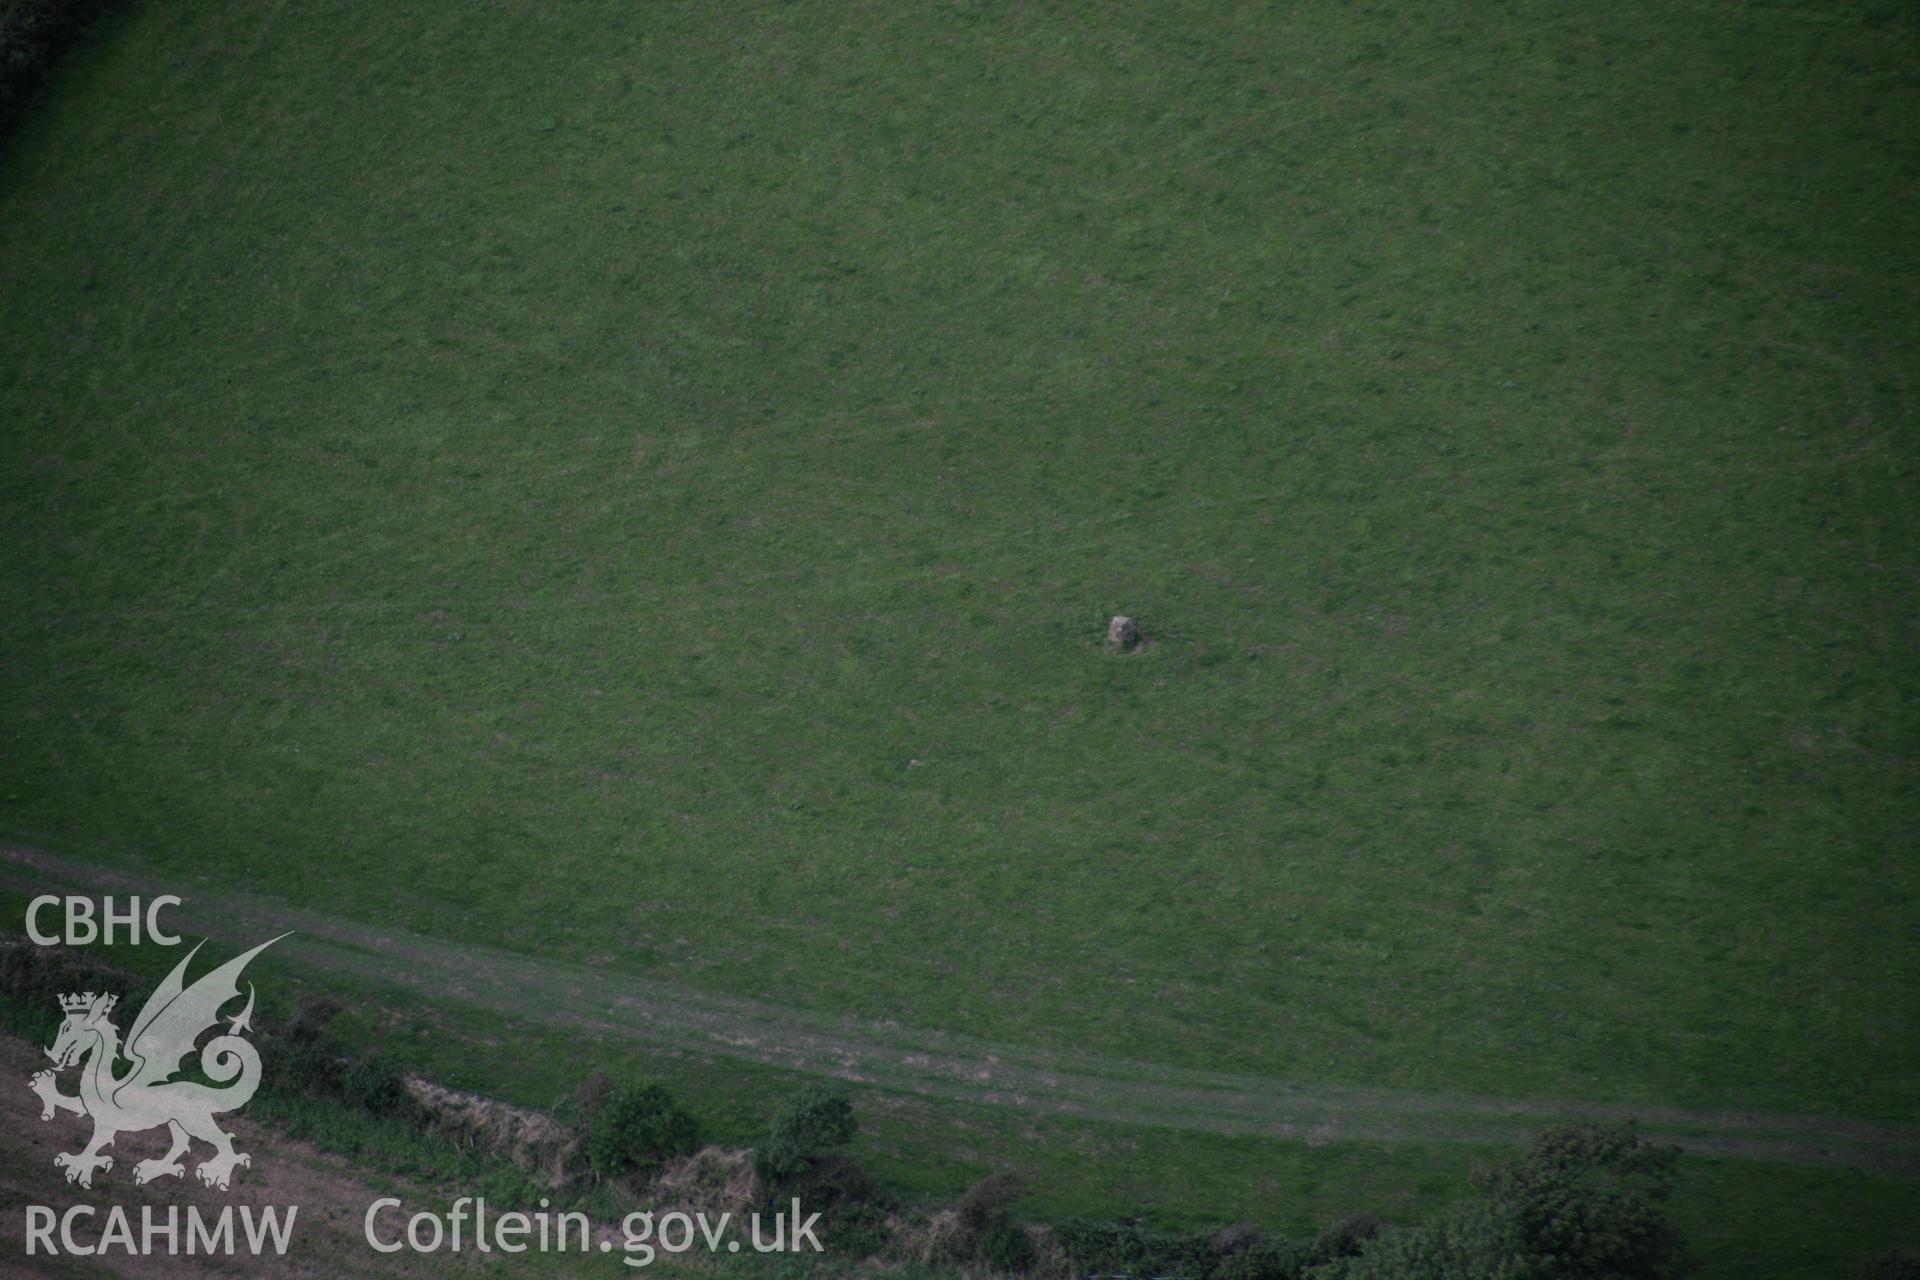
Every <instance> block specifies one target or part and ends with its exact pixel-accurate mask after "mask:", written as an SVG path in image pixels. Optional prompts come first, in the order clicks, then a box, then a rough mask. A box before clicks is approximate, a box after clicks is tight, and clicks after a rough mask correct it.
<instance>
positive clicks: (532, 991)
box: [0, 845, 1920, 1174]
mask: <svg viewBox="0 0 1920 1280" xmlns="http://www.w3.org/2000/svg"><path fill="white" fill-rule="evenodd" d="M0 884H4V885H7V886H8V887H10V888H13V889H16V890H19V891H23V892H56V891H60V892H64V891H67V890H69V889H85V890H90V891H93V892H114V893H119V894H126V893H142V894H155V893H164V892H175V891H178V890H177V888H176V889H169V888H167V887H163V886H160V885H157V884H149V883H145V882H142V881H140V880H138V879H136V878H134V877H131V876H127V875H123V874H120V873H117V872H111V871H106V870H102V869H97V868H92V867H87V866H83V865H81V864H78V863H74V862H70V861H67V860H64V859H60V858H56V857H53V856H52V855H50V854H46V853H42V852H40V851H38V850H33V849H27V848H23V847H20V846H17V845H0ZM182 896H184V897H187V899H188V901H187V902H186V904H185V905H184V906H182V907H180V908H178V909H176V910H174V911H173V912H172V913H171V914H170V915H169V917H168V919H169V923H170V926H177V927H184V928H186V929H188V930H190V931H192V932H194V933H205V934H208V935H209V936H212V937H216V938H220V939H223V940H227V941H230V942H235V943H239V942H255V941H259V940H260V939H263V938H266V937H270V936H272V935H275V934H278V933H282V932H285V931H286V930H289V929H292V930H296V931H297V932H296V933H295V935H294V936H293V937H291V938H288V939H287V940H286V941H285V942H283V943H281V944H280V947H279V949H280V950H281V952H282V954H284V955H286V956H288V957H289V958H291V959H294V960H297V961H299V962H301V963H302V964H305V965H309V966H313V967H315V968H317V969H320V970H324V971H330V972H338V973H342V974H347V975H350V976H353V977H355V978H360V979H364V980H368V981H372V982H377V983H382V984H386V985H389V986H395V987H399V988H403V989H406V990H410V991H414V992H417V993H419V994H421V995H422V996H425V997H428V998H430V999H431V1000H433V1001H434V1002H436V1003H440V1002H445V1001H448V1000H453V1001H459V1002H464V1003H467V1004H470V1005H473V1006H475V1007H478V1008H481V1009H485V1010H487V1011H489V1012H493V1013H498V1014H504V1015H507V1016H510V1017H515V1018H520V1019H527V1020H531V1021H534V1022H538V1023H542V1024H546V1025H552V1026H566V1025H572V1026H583V1027H589V1028H592V1029H594V1030H596V1031H599V1032H601V1033H603V1034H606V1035H609V1036H613V1037H617V1038H621V1039H625V1040H627V1041H629V1042H631V1043H634V1044H639V1045H647V1046H652V1047H657V1048H665V1049H674V1050H682V1051H694V1052H700V1053H705V1054H710V1055H714V1056H719V1057H728V1058H736V1059H744V1060H748V1061H753V1062H759V1063H765V1064H768V1065H771V1066H776V1067H782V1068H787V1069H791V1070H795V1071H801V1072H807V1073H811V1074H816V1075H823V1076H832V1077H836V1078H839V1079H844V1080H850V1081H858V1082H861V1083H865V1084H870V1085H873V1086H875V1087H878V1088H882V1089H888V1090H894V1091H897V1092H900V1093H905V1094H912V1095H918V1096H921V1097H931V1098H947V1099H953V1100H955V1101H960V1102H967V1103H974V1104H981V1105H988V1106H1003V1107H1011V1108H1023V1109H1028V1110H1032V1111H1036V1112H1044V1113H1049V1114H1056V1115H1074V1116H1084V1117H1088V1118H1090V1119H1097V1120H1102V1121H1111V1122H1117V1123H1122V1124H1129V1125H1143V1126H1150V1127H1158V1128H1168V1129H1179V1130H1188V1131H1197V1132H1212V1133H1223V1134H1237V1135H1252V1136H1262V1137H1274V1138H1291V1139H1297V1140H1303V1141H1307V1142H1331V1141H1340V1140H1349V1141H1367V1142H1387V1143H1393V1142H1473V1143H1489V1144H1498V1143H1507V1142H1515V1141H1518V1140H1520V1139H1521V1138H1523V1137H1524V1136H1525V1135H1526V1134H1527V1133H1528V1132H1529V1131H1531V1130H1532V1129H1534V1128H1537V1127H1539V1126H1540V1125H1542V1124H1544V1123H1549V1122H1551V1121H1554V1120H1562V1119H1568V1118H1574V1117H1591V1118H1609V1117H1632V1118H1634V1119H1637V1120H1639V1121H1640V1122H1641V1124H1642V1126H1643V1127H1644V1128H1646V1129H1647V1130H1648V1131H1650V1132H1653V1133H1656V1134H1658V1135H1660V1136H1661V1137H1662V1138H1663V1139H1665V1140H1667V1141H1672V1142H1675V1143H1678V1144H1679V1145H1680V1146H1681V1147H1683V1148H1684V1149H1686V1150H1688V1151H1692V1152H1695V1153H1698V1154H1703V1155H1722V1156H1739V1157H1745V1158H1751V1159H1760V1160H1775V1161H1784V1162H1790V1163H1802V1164H1827V1165H1840V1166H1847V1167H1855V1168H1864V1169H1877V1170H1882V1171H1887V1172H1897V1173H1906V1174H1920V1129H1916V1128H1911V1127H1904V1126H1893V1125H1882V1124H1872V1123H1867V1122H1862V1121H1850V1120H1845V1119H1839V1118H1832V1117H1823V1116H1794V1115H1779V1114H1763V1113H1748V1112H1735V1111H1701V1110H1684V1109H1679V1108H1661V1107H1651V1108H1650V1107H1637V1106H1636V1107H1630V1106H1606V1105H1596V1104H1592V1103H1578V1102H1568V1101H1554V1100H1549V1099H1525V1100H1503V1099H1496V1098H1480V1097H1449V1096H1443V1095H1435V1094H1410V1093H1388V1092H1382V1091H1370V1090H1359V1089H1346V1088H1335V1087H1327V1086H1319V1085H1313V1084H1307V1083H1296V1082H1289V1081H1284V1080H1276V1079H1265V1078H1261V1077H1257V1076H1246V1075H1228V1074H1219V1073H1212V1072H1202V1071H1191V1070H1183V1069H1178V1068H1172V1067H1162V1066H1156V1065H1152V1064H1148V1063H1141V1062H1129V1061H1124V1060H1119V1059H1113V1058H1104V1057H1098V1056H1090V1055H1063V1054H1057V1053H1050V1052H1045V1051H1040V1050H1035V1049H1031V1048H1024V1047H1021V1046H1017V1045H1001V1044H993V1043H988V1042H984V1041H978V1040H973V1039H969V1038H966V1037H961V1036H955V1035H950V1034H947V1033H944V1032H939V1031H932V1030H921V1029H914V1028H907V1027H900V1026H896V1025H893V1024H890V1023H889V1024H879V1023H871V1022H858V1021H854V1020H852V1019H846V1018H832V1017H824V1016H822V1015H819V1014H816V1013H812V1012H809V1011H805V1010H799V1009H792V1008H786V1007H783V1006H779V1005H775V1004H769V1003H764V1002H761V1001H754V1000H743V999H737V998H730V997H723V996H716V995H712V994H708V993H704V992H698V991H694V990H692V989H689V988H685V987H679V986H675V985H671V984H666V983H659V982H649V981H645V980H640V979H634V978H630V977H621V978H619V979H617V980H613V979H610V978H609V976H608V975H607V974H605V973H603V972H600V971H597V970H595V969H592V968H588V967H584V966H575V965H568V964H562V963H557V962H554V961H550V960H546V959H542V958H540V957H538V956H529V955H522V954H519V953H516V952H507V951H502V950H499V949H495V948H489V947H484V946H466V945H454V944H451V943H447V942H442V941H438V940H435V939H432V938H426V937H421V936H417V935H412V934H406V933H401V932H397V931H392V930H380V929H375V928H371V927H368V926H366V925H364V924H359V923H355V922H351V921H346V920H340V919H335V918H331V917H327V916H322V915H318V914H316V913H314V912H310V911H307V910H304V909H302V908H299V907H295V906H292V905H290V904H287V903H284V902H278V901H275V900H272V899H267V898H263V897H258V896H255V895H251V894H244V893H224V894H219V895H214V894H210V893H208V892H207V891H206V890H205V889H204V888H201V887H199V886H194V887H193V888H192V889H191V892H190V893H184V894H182Z"/></svg>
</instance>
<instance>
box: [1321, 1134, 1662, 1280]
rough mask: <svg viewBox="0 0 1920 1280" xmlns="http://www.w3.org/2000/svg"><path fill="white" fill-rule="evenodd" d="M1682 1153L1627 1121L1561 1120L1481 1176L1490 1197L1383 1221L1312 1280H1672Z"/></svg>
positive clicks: (1483, 1185) (1482, 1183) (1322, 1268)
mask: <svg viewBox="0 0 1920 1280" xmlns="http://www.w3.org/2000/svg"><path fill="white" fill-rule="evenodd" d="M1678 1160H1679V1152H1678V1151H1677V1150H1676V1149H1675V1148H1672V1147H1660V1146H1655V1145H1653V1144H1652V1143H1649V1142H1648V1141H1647V1140H1646V1139H1645V1138H1643V1137H1641V1136H1640V1134H1639V1133H1638V1132H1637V1131H1635V1129H1634V1128H1633V1126H1632V1125H1631V1124H1625V1123H1622V1124H1573V1125H1560V1126H1557V1127H1555V1128H1552V1129H1548V1130H1546V1131H1544V1132H1542V1133H1541V1134H1540V1135H1539V1136H1538V1137H1537V1138H1535V1139H1534V1141H1533V1145H1532V1146H1531V1147H1529V1148H1528V1149H1527V1151H1526V1152H1525V1153H1524V1154H1522V1155H1519V1156H1516V1157H1515V1158H1513V1159H1511V1160H1508V1161H1506V1162H1504V1163H1503V1164H1501V1165H1500V1166H1498V1167H1497V1168H1495V1169H1494V1170H1493V1171H1492V1172H1491V1173H1489V1174H1487V1175H1486V1176H1485V1177H1484V1178H1482V1179H1481V1185H1482V1187H1483V1189H1484V1190H1485V1191H1486V1193H1487V1195H1486V1198H1485V1199H1483V1200H1479V1201H1475V1202H1472V1203H1469V1204H1464V1205H1459V1206H1456V1207H1455V1208H1453V1209H1452V1210H1450V1211H1448V1212H1446V1213H1443V1214H1441V1215H1439V1216H1438V1217H1436V1218H1434V1219H1433V1220H1431V1221H1429V1222H1425V1223H1422V1224H1420V1225H1419V1226H1417V1227H1404V1228H1399V1229H1392V1230H1386V1231H1382V1232H1381V1233H1380V1234H1378V1235H1377V1236H1375V1237H1373V1238H1372V1239H1371V1240H1369V1241H1368V1242H1367V1243H1366V1244H1365V1246H1364V1247H1363V1248H1362V1250H1361V1251H1360V1252H1359V1253H1358V1254H1357V1255H1355V1256H1352V1257H1349V1258H1345V1259H1342V1260H1339V1261H1335V1262H1332V1263H1330V1264H1328V1265H1326V1266H1324V1267H1321V1268H1319V1269H1318V1270H1317V1271H1316V1272H1315V1273H1314V1274H1315V1276H1316V1278H1317V1280H1389V1278H1391V1280H1669V1278H1670V1277H1675V1276H1680V1275H1683V1274H1685V1273H1686V1271H1687V1269H1688V1267H1687V1262H1686V1258H1685V1255H1684V1252H1683V1250H1682V1248H1681V1244H1680V1238H1679V1236H1678V1234H1677V1233H1676V1232H1675V1231H1674V1229H1673V1225H1672V1223H1671V1222H1669V1221H1668V1219H1667V1215H1666V1209H1665V1201H1666V1199H1667V1196H1668V1194H1669V1193H1670V1192H1671V1191H1672V1189H1673V1181H1674V1173H1675V1166H1676V1164H1677V1162H1678Z"/></svg>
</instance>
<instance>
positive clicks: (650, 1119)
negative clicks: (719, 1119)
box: [586, 1084, 700, 1175]
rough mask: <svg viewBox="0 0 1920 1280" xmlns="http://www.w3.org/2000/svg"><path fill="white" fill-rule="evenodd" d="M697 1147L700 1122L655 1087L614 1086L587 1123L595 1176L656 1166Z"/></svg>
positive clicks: (652, 1085)
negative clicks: (596, 1174)
mask: <svg viewBox="0 0 1920 1280" xmlns="http://www.w3.org/2000/svg"><path fill="white" fill-rule="evenodd" d="M699 1145H700V1123H699V1121H697V1120H695V1119H694V1118H693V1117H692V1116H691V1115H689V1114H688V1113H687V1112H685V1111H683V1110H681V1109H680V1107H679V1105H678V1104H677V1103H675V1102H674V1100H673V1095H672V1094H670V1093H668V1092H667V1091H666V1090H665V1089H663V1088H661V1087H660V1086H659V1085H657V1084H649V1085H633V1084H626V1085H620V1086H617V1087H616V1088H615V1089H614V1090H613V1092H612V1093H611V1094H610V1095H609V1096H608V1097H607V1098H606V1099H605V1100H604V1101H603V1102H601V1104H600V1105H599V1106H597V1107H596V1108H594V1111H593V1114H592V1115H591V1116H590V1117H588V1119H587V1142H586V1152H587V1164H588V1165H589V1167H591V1168H592V1169H593V1171H594V1172H596V1173H601V1174H609V1175H611V1174H618V1173H624V1172H626V1171H627V1170H629V1169H632V1168H635V1167H645V1166H647V1165H652V1164H658V1163H659V1162H660V1161H662V1160H671V1159H673V1158H674V1157H676V1156H685V1155H691V1154H692V1153H693V1150H694V1148H696V1147H698V1146H699Z"/></svg>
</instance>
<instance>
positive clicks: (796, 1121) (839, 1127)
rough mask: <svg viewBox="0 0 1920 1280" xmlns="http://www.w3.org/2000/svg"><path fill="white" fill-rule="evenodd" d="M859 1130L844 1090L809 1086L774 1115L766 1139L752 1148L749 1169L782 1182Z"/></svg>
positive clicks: (763, 1177) (762, 1176)
mask: <svg viewBox="0 0 1920 1280" xmlns="http://www.w3.org/2000/svg"><path fill="white" fill-rule="evenodd" d="M859 1131H860V1121H859V1119H858V1117H856V1116H855V1115H854V1114H853V1101H852V1099H851V1098H849V1097H848V1096H847V1094H846V1092H845V1090H842V1089H836V1088H833V1087H831V1086H828V1085H814V1086H810V1087H809V1088H807V1089H805V1090H802V1091H801V1092H800V1094H798V1095H797V1096H796V1097H794V1098H793V1099H792V1100H791V1101H790V1102H788V1104H787V1105H786V1106H785V1107H784V1108H782V1110H781V1111H780V1113H779V1114H778V1115H777V1116H775V1117H774V1120H773V1126H772V1129H771V1131H770V1132H769V1133H768V1136H767V1140H766V1141H765V1142H763V1143H761V1144H760V1145H759V1146H758V1147H755V1148H754V1151H753V1171H754V1172H755V1173H756V1174H758V1175H759V1176H760V1177H761V1178H762V1179H764V1180H765V1181H767V1182H769V1183H780V1182H784V1181H786V1180H787V1179H789V1178H793V1177H795V1176H796V1175H798V1174H801V1173H803V1172H805V1171H806V1170H807V1168H808V1167H809V1166H811V1165H812V1164H813V1162H814V1161H815V1160H816V1159H817V1158H818V1157H820V1156H822V1155H824V1154H826V1153H827V1152H828V1151H830V1150H832V1149H833V1148H835V1147H842V1146H845V1145H846V1144H847V1143H849V1142H852V1141H853V1138H854V1135H855V1134H857V1133H858V1132H859Z"/></svg>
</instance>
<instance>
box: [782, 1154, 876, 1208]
mask: <svg viewBox="0 0 1920 1280" xmlns="http://www.w3.org/2000/svg"><path fill="white" fill-rule="evenodd" d="M792 1193H793V1195H794V1196H796V1197H798V1199H799V1201H800V1203H801V1204H802V1205H804V1206H806V1207H807V1208H808V1209H820V1210H826V1209H832V1208H835V1207H837V1206H840V1205H849V1204H857V1203H859V1202H861V1201H863V1200H866V1199H868V1198H869V1197H871V1196H872V1195H873V1180H872V1179H871V1178H869V1177H868V1176H867V1171H866V1170H865V1169H864V1168H862V1167H861V1165H860V1162H859V1161H857V1160H855V1159H853V1158H852V1157H851V1156H843V1155H826V1156H821V1157H820V1158H819V1159H817V1160H815V1161H814V1162H813V1164H812V1166H811V1167H809V1168H808V1169H806V1170H805V1171H804V1172H802V1173H801V1174H800V1175H799V1176H798V1177H797V1178H796V1179H795V1180H794V1183H793V1187H792Z"/></svg>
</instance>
